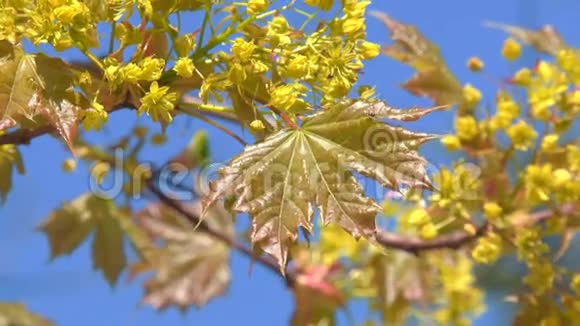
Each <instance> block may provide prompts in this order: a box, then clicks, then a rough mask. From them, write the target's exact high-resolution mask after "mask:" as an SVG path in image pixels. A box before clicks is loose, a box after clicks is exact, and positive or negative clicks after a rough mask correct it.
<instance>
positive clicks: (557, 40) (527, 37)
mask: <svg viewBox="0 0 580 326" xmlns="http://www.w3.org/2000/svg"><path fill="white" fill-rule="evenodd" d="M487 25H488V26H489V27H492V28H497V29H501V30H502V31H504V32H506V33H508V34H510V35H512V36H513V37H515V38H517V39H519V40H520V41H522V42H524V43H526V44H529V45H531V46H532V47H534V49H536V50H537V51H540V52H543V53H548V54H552V55H556V54H558V52H560V50H563V49H566V48H568V45H567V44H566V42H565V41H564V39H563V38H562V37H561V36H560V34H559V33H558V32H557V31H556V30H555V29H554V27H552V26H550V25H545V26H543V27H542V28H540V29H539V30H537V31H534V30H530V29H525V28H521V27H517V26H512V25H507V24H500V23H494V22H489V23H487Z"/></svg>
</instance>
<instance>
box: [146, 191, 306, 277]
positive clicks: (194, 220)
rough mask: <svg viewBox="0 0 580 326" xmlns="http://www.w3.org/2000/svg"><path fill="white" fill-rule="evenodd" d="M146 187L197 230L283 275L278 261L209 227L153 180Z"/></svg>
mask: <svg viewBox="0 0 580 326" xmlns="http://www.w3.org/2000/svg"><path fill="white" fill-rule="evenodd" d="M148 188H149V190H150V191H151V192H152V193H153V194H154V195H155V196H157V198H159V200H160V201H161V202H162V203H163V204H165V205H166V206H168V207H170V208H172V209H173V210H175V211H176V212H177V213H179V214H181V215H182V216H183V217H184V218H186V219H187V220H188V221H189V222H190V223H191V224H192V225H193V226H197V230H199V231H201V232H205V233H207V234H209V235H210V236H212V237H213V238H215V239H217V240H219V241H221V242H223V243H225V244H226V245H228V246H229V247H230V248H232V249H235V250H236V251H238V252H240V253H241V254H243V255H244V256H247V257H249V258H251V259H252V261H255V262H258V263H259V264H260V265H262V266H264V267H266V268H267V269H269V270H270V271H272V272H274V273H275V274H276V275H279V276H281V277H283V278H284V276H283V275H282V274H281V273H280V269H279V266H278V262H277V261H276V260H274V259H273V258H271V257H270V256H264V255H258V254H256V253H255V252H254V251H253V250H252V249H251V248H249V247H248V246H246V245H245V244H244V243H242V242H240V241H238V240H236V239H235V238H233V237H230V236H229V235H227V234H225V233H223V232H221V231H220V230H215V229H213V228H211V227H210V226H209V225H208V224H207V223H206V222H205V221H203V220H201V219H200V217H199V216H198V215H196V214H194V213H193V212H191V211H190V210H188V209H187V208H185V207H184V206H183V205H182V204H181V203H180V202H178V201H176V200H174V199H171V198H169V197H167V196H166V195H165V194H164V193H163V192H162V191H161V190H160V189H159V188H157V187H156V186H155V185H154V184H153V182H149V184H148ZM285 274H286V275H285V281H286V283H287V284H288V285H289V286H291V285H292V284H293V282H294V279H295V274H294V273H293V272H292V271H291V270H287V271H286V273H285Z"/></svg>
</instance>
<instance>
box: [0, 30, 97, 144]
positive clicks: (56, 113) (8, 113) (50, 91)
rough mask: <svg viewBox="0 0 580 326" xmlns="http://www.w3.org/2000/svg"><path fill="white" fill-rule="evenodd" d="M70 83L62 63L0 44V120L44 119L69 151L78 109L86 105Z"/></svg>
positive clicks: (67, 67) (66, 69)
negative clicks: (39, 116)
mask: <svg viewBox="0 0 580 326" xmlns="http://www.w3.org/2000/svg"><path fill="white" fill-rule="evenodd" d="M73 80H74V78H73V74H72V71H71V70H70V68H69V66H68V65H67V64H66V63H64V61H62V60H60V59H57V58H51V57H48V56H46V55H43V54H36V55H29V54H25V53H24V51H23V50H22V47H20V46H13V45H12V44H10V43H9V42H7V41H0V120H4V119H6V120H9V119H16V118H18V117H20V116H23V117H26V118H29V119H32V118H34V117H35V116H38V115H43V116H45V117H46V118H47V119H48V122H49V123H50V124H51V125H53V126H54V127H55V128H56V130H57V131H58V133H59V135H60V136H61V137H62V138H63V140H64V141H65V143H66V144H67V145H68V147H69V148H72V142H73V140H74V137H75V136H76V128H77V122H78V121H77V116H78V114H77V113H78V111H79V110H80V108H79V105H81V104H87V101H86V100H85V99H84V98H83V97H82V96H80V95H79V94H78V93H75V92H74V82H73Z"/></svg>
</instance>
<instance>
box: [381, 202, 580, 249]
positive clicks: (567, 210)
mask: <svg viewBox="0 0 580 326" xmlns="http://www.w3.org/2000/svg"><path fill="white" fill-rule="evenodd" d="M578 211H580V205H578V204H564V205H562V206H561V207H558V208H557V209H554V210H553V209H545V210H541V211H538V212H535V213H531V214H529V219H526V220H525V223H526V225H532V224H539V223H542V222H544V221H546V220H548V219H550V218H553V217H555V216H558V215H559V214H564V215H569V214H574V213H575V212H578ZM489 226H490V225H489V223H488V222H487V221H485V222H484V223H483V224H481V225H480V226H479V227H477V228H476V229H475V233H473V234H469V233H467V232H464V231H456V232H453V233H449V234H445V235H442V236H440V237H438V238H436V239H434V240H424V239H421V238H418V237H415V236H404V235H400V234H396V233H392V232H387V231H384V230H377V231H376V232H375V239H376V241H377V243H379V244H381V245H382V246H383V247H385V248H389V249H395V250H402V251H406V252H409V253H412V254H414V255H416V254H418V253H419V252H422V251H430V250H437V249H458V248H460V247H462V246H464V245H467V244H469V243H470V242H471V241H473V240H476V239H477V238H479V237H481V236H483V235H485V233H486V232H487V231H488V230H489Z"/></svg>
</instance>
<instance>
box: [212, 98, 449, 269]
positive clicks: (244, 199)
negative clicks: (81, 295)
mask: <svg viewBox="0 0 580 326" xmlns="http://www.w3.org/2000/svg"><path fill="white" fill-rule="evenodd" d="M439 108H440V107H436V108H431V109H417V108H414V109H407V110H397V109H393V108H392V107H390V106H388V105H386V104H384V103H382V102H372V103H371V102H361V101H358V102H353V101H349V102H345V103H344V104H342V105H337V106H335V107H334V108H332V109H329V110H325V111H323V112H321V113H319V114H317V115H313V116H311V117H308V118H306V119H305V120H304V123H303V124H302V126H301V127H300V128H298V129H285V130H281V131H279V132H277V133H275V134H273V135H271V136H269V137H267V138H266V139H265V140H264V141H263V142H260V143H258V144H256V145H252V146H248V147H246V149H245V150H244V151H243V152H242V153H241V154H240V155H238V156H237V157H235V158H233V159H232V161H231V162H230V163H229V165H228V166H226V167H224V168H223V169H222V170H221V171H220V173H221V177H220V178H219V179H218V180H217V181H216V182H215V184H214V191H213V192H212V193H210V194H208V196H207V197H206V200H205V207H209V206H210V205H211V204H212V203H213V202H214V201H216V200H217V199H218V198H220V197H222V196H224V195H225V194H228V193H229V194H232V193H234V194H235V195H237V200H236V202H235V203H234V206H233V208H234V209H235V210H236V211H239V212H247V213H249V214H250V215H251V217H252V234H251V240H252V243H253V244H254V245H257V246H258V247H260V248H261V249H263V250H264V251H265V252H267V253H269V254H270V255H272V256H274V257H275V258H276V259H278V262H279V264H280V267H281V269H282V270H283V269H284V266H285V265H286V262H287V254H288V246H289V244H291V243H292V242H294V241H295V240H296V238H297V229H298V227H302V228H304V229H305V230H306V231H308V232H311V231H312V227H313V223H312V217H313V213H314V209H313V207H314V206H315V207H316V208H317V209H318V211H319V213H320V216H321V218H322V221H323V222H324V224H328V223H336V224H338V225H340V226H341V227H342V228H344V229H345V230H347V231H348V232H350V233H351V234H352V235H353V236H355V237H360V236H365V237H372V234H373V233H374V231H375V215H376V213H377V211H378V210H379V209H380V207H379V206H378V204H377V203H376V202H375V201H374V200H373V199H371V198H369V197H367V196H365V194H364V192H363V188H362V187H361V185H360V184H359V182H358V181H357V179H356V178H355V176H354V175H353V171H356V172H358V173H360V174H362V175H364V176H367V177H370V178H373V179H375V180H377V181H378V182H379V183H380V184H381V185H383V186H385V187H389V188H393V189H398V187H399V185H400V184H407V185H410V186H419V187H430V182H429V180H428V178H427V175H426V172H425V160H424V159H423V158H422V157H421V156H420V155H419V154H418V153H417V148H418V146H419V145H421V144H422V143H424V142H426V141H428V140H430V139H433V138H434V136H433V135H430V134H425V133H415V132H411V131H408V130H405V129H403V128H401V127H395V126H392V125H389V124H387V123H385V122H383V121H381V120H380V119H379V118H389V119H393V120H400V121H409V120H416V119H418V118H420V117H421V116H423V115H425V114H426V113H429V112H431V111H433V110H436V109H439Z"/></svg>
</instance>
